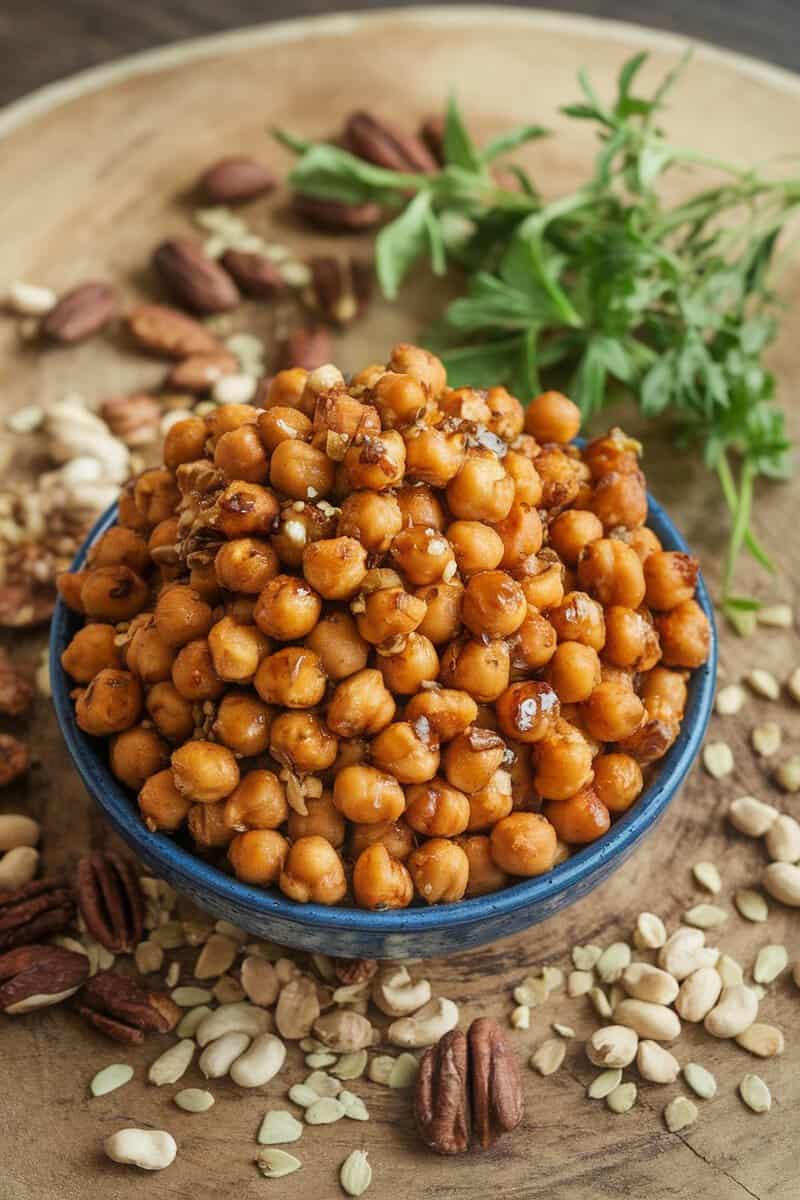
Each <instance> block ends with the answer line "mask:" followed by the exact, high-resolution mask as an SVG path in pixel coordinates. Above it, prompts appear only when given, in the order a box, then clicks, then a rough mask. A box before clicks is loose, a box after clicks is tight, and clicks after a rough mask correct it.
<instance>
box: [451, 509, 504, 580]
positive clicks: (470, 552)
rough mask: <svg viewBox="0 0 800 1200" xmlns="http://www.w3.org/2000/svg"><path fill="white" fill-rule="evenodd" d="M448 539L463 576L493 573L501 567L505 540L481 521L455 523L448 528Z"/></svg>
mask: <svg viewBox="0 0 800 1200" xmlns="http://www.w3.org/2000/svg"><path fill="white" fill-rule="evenodd" d="M447 538H448V540H449V542H450V544H451V546H452V548H453V553H454V554H455V558H456V563H457V564H458V569H459V571H460V572H461V574H462V575H474V574H476V572H478V571H493V570H494V568H495V567H497V566H499V565H500V561H501V559H502V557H503V550H504V546H503V539H502V538H501V537H500V534H499V533H497V532H496V530H494V529H492V527H491V525H484V524H483V523H482V522H481V521H453V522H452V524H450V525H448V527H447Z"/></svg>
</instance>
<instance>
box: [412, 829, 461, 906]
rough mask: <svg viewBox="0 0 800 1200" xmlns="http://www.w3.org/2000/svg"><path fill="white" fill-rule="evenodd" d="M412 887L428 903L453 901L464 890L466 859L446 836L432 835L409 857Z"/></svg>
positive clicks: (457, 898) (458, 897)
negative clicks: (434, 836)
mask: <svg viewBox="0 0 800 1200" xmlns="http://www.w3.org/2000/svg"><path fill="white" fill-rule="evenodd" d="M408 870H409V873H410V875H411V878H412V880H413V882H414V889H415V891H416V893H417V895H418V896H421V897H422V899H423V900H425V901H426V902H427V903H428V904H452V903H453V902H454V901H456V900H460V899H461V898H462V896H463V895H464V892H465V891H466V890H467V881H468V879H469V859H468V858H467V856H466V854H465V853H464V851H463V850H462V849H461V847H460V846H458V845H457V844H456V843H455V842H451V841H450V840H449V839H448V838H431V839H430V841H428V842H424V843H423V844H422V845H421V846H419V847H418V848H417V849H416V850H415V851H414V852H413V854H411V856H410V857H409V860H408Z"/></svg>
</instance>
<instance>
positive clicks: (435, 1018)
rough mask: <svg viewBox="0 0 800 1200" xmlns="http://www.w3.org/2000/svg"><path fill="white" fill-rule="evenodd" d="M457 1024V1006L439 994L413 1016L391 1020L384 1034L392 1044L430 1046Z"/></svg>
mask: <svg viewBox="0 0 800 1200" xmlns="http://www.w3.org/2000/svg"><path fill="white" fill-rule="evenodd" d="M362 1019H363V1018H362ZM367 1023H368V1022H367ZM457 1024H458V1006H457V1005H455V1004H454V1003H453V1001H452V1000H448V999H447V998H446V997H445V996H440V997H439V998H437V999H435V1000H430V1001H429V1002H428V1003H427V1004H426V1005H425V1006H424V1007H423V1008H421V1009H419V1011H418V1012H417V1013H416V1014H415V1015H414V1016H413V1017H401V1018H400V1019H399V1020H397V1021H393V1022H392V1024H391V1025H390V1026H389V1028H388V1030H387V1033H386V1036H387V1037H388V1039H389V1041H390V1042H391V1043H392V1045H393V1046H407V1047H415V1046H432V1045H433V1044H434V1042H438V1041H439V1039H440V1038H441V1037H443V1036H444V1035H445V1034H446V1033H448V1032H449V1031H450V1030H451V1029H455V1027H456V1025H457ZM315 1031H316V1027H315Z"/></svg>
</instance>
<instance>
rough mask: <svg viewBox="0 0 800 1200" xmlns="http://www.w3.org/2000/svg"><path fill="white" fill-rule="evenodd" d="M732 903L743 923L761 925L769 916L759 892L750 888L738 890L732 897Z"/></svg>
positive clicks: (767, 908) (765, 903) (764, 901)
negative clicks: (751, 922)
mask: <svg viewBox="0 0 800 1200" xmlns="http://www.w3.org/2000/svg"><path fill="white" fill-rule="evenodd" d="M733 902H734V904H735V905H736V907H737V909H738V910H739V915H740V916H742V917H744V919H745V921H754V922H756V923H761V922H763V921H766V919H767V917H768V916H769V907H768V906H767V902H766V900H765V899H764V897H763V896H762V895H761V892H756V891H754V890H753V889H752V888H739V890H738V892H736V894H735V895H734V897H733Z"/></svg>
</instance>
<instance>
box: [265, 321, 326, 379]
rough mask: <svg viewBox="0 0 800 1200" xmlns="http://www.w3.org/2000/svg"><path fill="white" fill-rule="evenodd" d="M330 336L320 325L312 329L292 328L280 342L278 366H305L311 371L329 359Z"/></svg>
mask: <svg viewBox="0 0 800 1200" xmlns="http://www.w3.org/2000/svg"><path fill="white" fill-rule="evenodd" d="M331 353H332V346H331V337H330V334H329V333H328V331H327V329H325V328H323V326H321V325H317V326H315V327H314V328H313V329H293V330H292V332H291V333H290V334H289V335H288V337H287V338H286V340H285V341H284V342H283V343H282V344H281V347H280V350H279V353H278V361H279V367H280V368H284V367H305V369H306V370H307V371H313V370H315V368H316V367H322V366H324V365H325V363H328V362H330V361H331Z"/></svg>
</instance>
